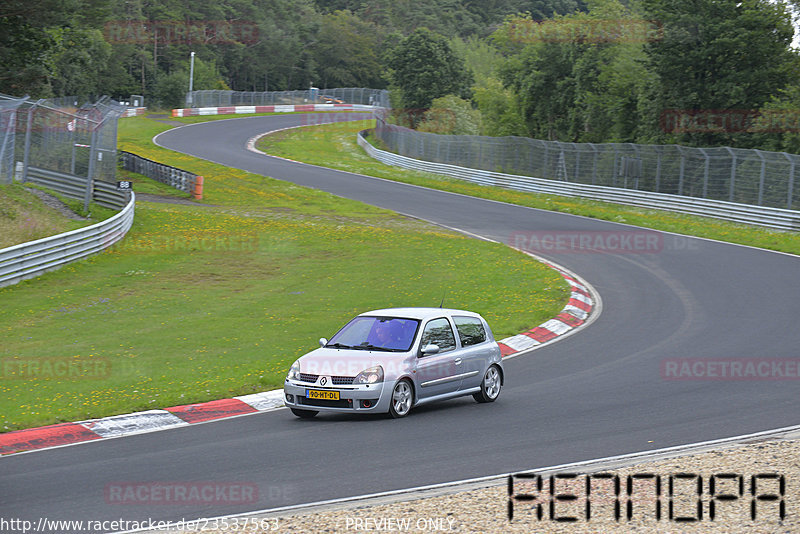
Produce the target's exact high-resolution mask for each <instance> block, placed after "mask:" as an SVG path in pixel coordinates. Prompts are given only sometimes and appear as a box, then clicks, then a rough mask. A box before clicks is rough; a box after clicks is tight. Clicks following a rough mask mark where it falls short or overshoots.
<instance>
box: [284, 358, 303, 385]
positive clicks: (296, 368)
mask: <svg viewBox="0 0 800 534" xmlns="http://www.w3.org/2000/svg"><path fill="white" fill-rule="evenodd" d="M286 378H287V379H288V380H300V360H297V361H295V362H294V363H293V364H292V367H291V368H290V369H289V374H288V375H286Z"/></svg>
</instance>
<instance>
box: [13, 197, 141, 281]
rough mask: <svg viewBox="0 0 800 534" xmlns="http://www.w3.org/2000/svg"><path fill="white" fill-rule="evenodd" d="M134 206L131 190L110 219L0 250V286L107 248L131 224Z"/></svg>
mask: <svg viewBox="0 0 800 534" xmlns="http://www.w3.org/2000/svg"><path fill="white" fill-rule="evenodd" d="M120 194H122V193H120ZM135 204H136V196H135V195H134V193H133V191H131V193H130V199H129V200H128V203H127V205H125V207H124V208H123V209H122V211H120V212H119V213H117V214H116V215H114V216H113V217H111V218H110V219H106V220H105V221H102V222H99V223H97V224H94V225H92V226H87V227H86V228H79V229H78V230H73V231H71V232H67V233H64V234H59V235H56V236H52V237H46V238H44V239H39V240H37V241H31V242H29V243H22V244H20V245H14V246H13V247H8V248H4V249H2V250H0V287H3V286H9V285H13V284H16V283H17V282H20V281H22V280H25V279H28V278H33V277H35V276H39V275H40V274H43V273H45V272H47V271H52V270H55V269H58V268H60V267H62V266H63V265H65V264H67V263H70V262H73V261H76V260H80V259H83V258H85V257H87V256H90V255H92V254H95V253H97V252H101V251H102V250H104V249H106V248H108V247H110V246H111V245H113V244H114V243H116V242H117V241H119V240H120V239H122V238H123V237H124V236H125V234H126V233H127V232H128V230H129V229H130V227H131V224H133V214H134V206H135Z"/></svg>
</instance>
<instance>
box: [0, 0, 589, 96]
mask: <svg viewBox="0 0 800 534" xmlns="http://www.w3.org/2000/svg"><path fill="white" fill-rule="evenodd" d="M582 5H583V4H582V2H581V1H579V0H494V1H490V2H478V1H475V0H429V1H427V2H417V1H416V0H400V1H397V0H374V1H370V2H362V1H357V2H356V1H322V0H317V1H314V0H235V1H234V2H224V3H223V2H216V1H213V0H197V1H194V2H190V3H186V2H181V1H178V0H163V1H159V2H149V1H146V0H57V1H56V0H6V1H4V2H3V6H2V7H0V93H6V94H11V95H15V96H22V95H24V94H29V95H31V96H32V97H34V98H46V97H51V96H56V97H58V96H66V95H70V96H72V95H77V96H81V97H90V96H98V95H101V94H109V95H111V96H112V97H115V98H121V97H127V96H128V95H130V94H141V95H144V96H145V98H146V102H148V104H149V105H151V106H152V105H154V104H161V105H164V106H174V105H177V104H179V103H180V102H182V100H183V98H182V93H185V90H186V89H187V88H188V79H189V56H190V52H192V51H194V52H196V64H195V78H194V88H195V89H225V88H230V89H234V90H238V91H264V90H288V89H304V88H307V87H308V86H309V84H314V85H317V86H319V87H322V88H327V87H373V88H383V87H386V86H387V84H388V81H389V79H388V78H387V76H386V71H385V69H384V63H385V59H386V58H387V57H388V54H389V53H390V52H391V50H392V49H393V48H394V47H395V45H397V44H398V43H399V42H400V41H401V40H402V39H403V38H404V37H407V36H409V35H411V34H413V33H414V31H416V30H417V29H419V28H422V27H426V28H428V29H430V30H431V31H432V32H434V33H435V34H436V35H443V36H446V37H448V38H452V37H455V36H460V37H468V36H478V37H485V36H486V35H488V34H489V33H491V31H493V29H494V28H495V27H496V26H497V25H498V24H500V23H501V22H502V20H503V19H504V17H506V16H508V15H511V14H514V13H516V12H517V11H530V12H532V13H534V14H536V16H538V17H548V16H552V15H553V14H555V13H568V12H571V11H574V10H575V9H577V8H580V7H581V6H582ZM198 71H199V72H198ZM438 96H442V95H438V94H437V95H434V96H433V97H432V98H435V97H438Z"/></svg>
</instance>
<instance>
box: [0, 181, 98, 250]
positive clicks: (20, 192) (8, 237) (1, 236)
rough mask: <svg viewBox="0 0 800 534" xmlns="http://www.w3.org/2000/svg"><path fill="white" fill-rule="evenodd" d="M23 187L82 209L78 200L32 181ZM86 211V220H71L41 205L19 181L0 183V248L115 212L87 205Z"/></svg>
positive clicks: (37, 198) (46, 235)
mask: <svg viewBox="0 0 800 534" xmlns="http://www.w3.org/2000/svg"><path fill="white" fill-rule="evenodd" d="M26 187H33V188H37V189H41V190H44V191H47V192H48V193H50V194H51V195H54V196H57V197H59V198H60V199H61V201H62V202H64V203H65V204H67V206H68V207H69V208H70V209H72V210H73V211H74V212H76V213H79V214H80V213H81V212H82V211H83V202H81V201H77V200H72V199H67V198H65V197H62V196H60V195H58V194H56V193H54V192H53V191H50V190H48V189H47V188H44V187H40V186H36V185H34V184H26ZM89 213H91V218H90V219H88V220H85V221H81V220H75V219H70V218H68V217H65V216H64V215H62V214H61V213H60V212H59V211H57V210H55V209H53V208H51V207H49V206H47V205H46V204H44V203H43V202H42V201H41V200H40V199H39V197H37V196H36V195H34V194H33V193H31V192H30V191H26V190H25V187H23V186H22V185H21V184H9V185H0V249H2V248H6V247H10V246H13V245H18V244H20V243H25V242H27V241H34V240H36V239H41V238H44V237H50V236H53V235H56V234H60V233H63V232H68V231H70V230H75V229H77V228H82V227H84V226H89V225H92V224H96V223H98V222H100V221H102V220H104V219H106V218H108V217H110V216H111V215H113V213H114V212H112V211H111V210H108V209H105V208H101V207H100V206H97V205H95V204H90V207H89ZM83 215H86V214H83Z"/></svg>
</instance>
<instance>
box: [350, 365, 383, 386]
mask: <svg viewBox="0 0 800 534" xmlns="http://www.w3.org/2000/svg"><path fill="white" fill-rule="evenodd" d="M376 382H383V367H381V366H380V365H376V366H375V367H370V368H369V369H364V370H363V371H361V372H360V373H358V375H357V376H356V379H355V380H353V384H375V383H376Z"/></svg>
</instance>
